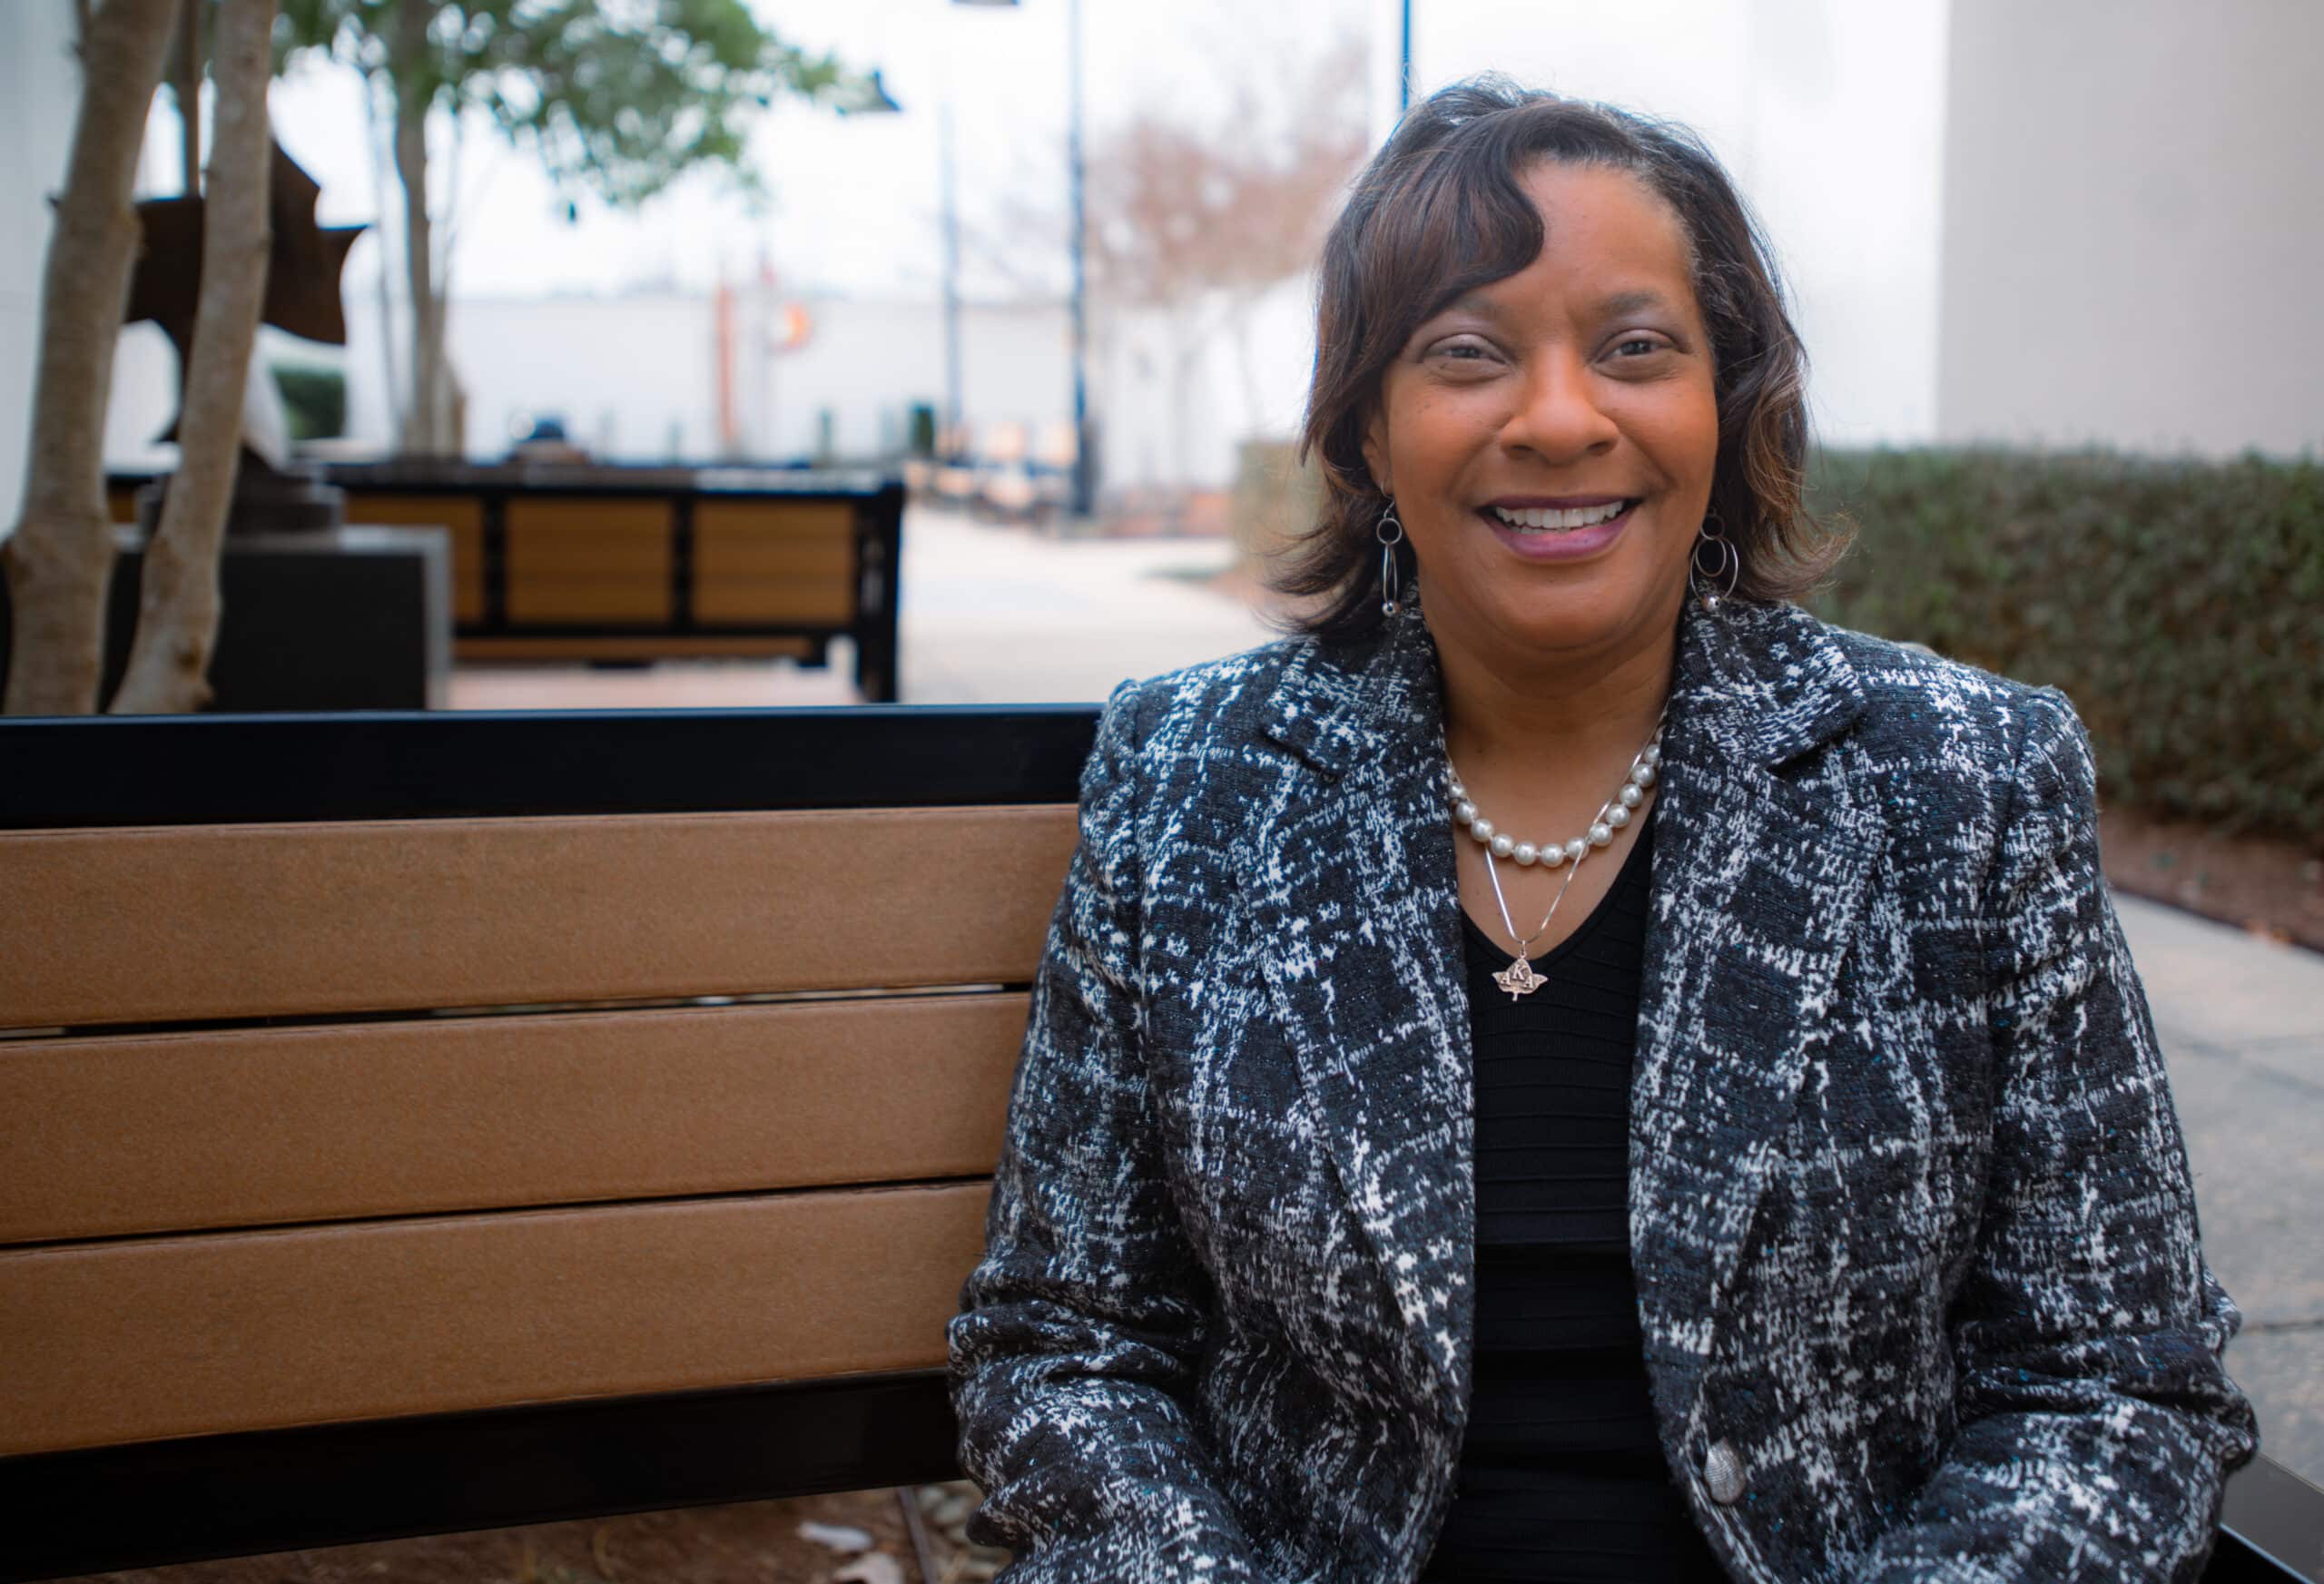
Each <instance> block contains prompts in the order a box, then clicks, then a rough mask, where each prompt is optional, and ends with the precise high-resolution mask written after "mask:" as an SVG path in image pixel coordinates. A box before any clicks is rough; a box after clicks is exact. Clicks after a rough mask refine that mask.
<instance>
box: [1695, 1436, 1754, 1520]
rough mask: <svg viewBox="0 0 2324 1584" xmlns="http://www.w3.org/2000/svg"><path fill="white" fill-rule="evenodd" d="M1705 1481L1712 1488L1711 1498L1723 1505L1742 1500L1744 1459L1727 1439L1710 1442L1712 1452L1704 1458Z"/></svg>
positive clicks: (1727, 1505)
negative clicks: (1736, 1453) (1736, 1452)
mask: <svg viewBox="0 0 2324 1584" xmlns="http://www.w3.org/2000/svg"><path fill="white" fill-rule="evenodd" d="M1703 1483H1704V1484H1705V1485H1706V1486H1708V1487H1709V1490H1710V1499H1711V1500H1713V1501H1716V1502H1718V1504H1719V1505H1720V1506H1721V1507H1732V1506H1734V1505H1735V1503H1736V1502H1737V1501H1738V1500H1742V1496H1743V1484H1744V1480H1743V1460H1742V1459H1741V1458H1739V1457H1738V1456H1736V1455H1735V1449H1734V1448H1733V1447H1732V1446H1730V1445H1728V1443H1727V1442H1726V1441H1713V1442H1711V1443H1710V1453H1709V1456H1708V1457H1706V1458H1705V1459H1704V1460H1703Z"/></svg>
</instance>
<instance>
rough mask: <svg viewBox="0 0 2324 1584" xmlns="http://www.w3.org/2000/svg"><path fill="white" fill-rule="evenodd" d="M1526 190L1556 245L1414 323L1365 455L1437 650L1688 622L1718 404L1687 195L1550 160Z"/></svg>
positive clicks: (1538, 654)
mask: <svg viewBox="0 0 2324 1584" xmlns="http://www.w3.org/2000/svg"><path fill="white" fill-rule="evenodd" d="M1521 184H1522V185H1523V187H1524V188H1525V190H1526V192H1528V193H1530V194H1531V197H1532V199H1533V202H1534V203H1535V205H1536V206H1537V207H1538V208H1539V209H1540V210H1541V220H1542V223H1543V225H1544V227H1545V228H1546V238H1545V241H1544V243H1543V246H1542V250H1541V255H1540V256H1539V257H1538V258H1536V259H1535V260H1534V261H1533V262H1532V263H1531V264H1530V265H1528V266H1527V267H1526V268H1525V269H1523V270H1521V271H1519V272H1518V273H1516V274H1514V275H1511V276H1508V277H1506V278H1505V279H1503V280H1496V281H1494V282H1493V283H1492V284H1491V285H1489V286H1483V287H1480V288H1478V289H1477V290H1474V291H1472V292H1469V293H1468V294H1466V295H1465V296H1463V297H1462V298H1461V299H1459V300H1456V301H1455V302H1453V303H1452V305H1451V306H1450V307H1448V308H1446V309H1445V310H1443V312H1441V313H1439V314H1437V315H1436V316H1435V317H1434V318H1433V319H1430V320H1427V321H1425V322H1424V323H1423V324H1422V325H1421V326H1420V328H1419V329H1418V330H1416V331H1414V332H1413V337H1412V339H1411V340H1410V341H1408V342H1407V343H1406V344H1405V346H1404V348H1403V350H1402V351H1401V352H1399V353H1398V354H1397V357H1396V359H1395V361H1394V362H1393V363H1391V364H1390V365H1389V367H1388V369H1387V372H1386V373H1385V374H1384V376H1383V377H1382V380H1381V389H1380V400H1379V405H1378V407H1377V408H1376V409H1375V411H1374V416H1373V419H1372V423H1371V425H1370V428H1369V429H1368V431H1367V433H1366V436H1365V439H1364V458H1365V461H1366V462H1367V463H1368V464H1369V466H1370V467H1371V470H1372V477H1373V479H1374V482H1375V483H1377V484H1378V485H1379V486H1380V487H1381V488H1382V489H1383V490H1384V491H1386V492H1387V493H1389V494H1391V495H1393V497H1395V502H1396V515H1397V517H1398V518H1399V519H1400V520H1401V521H1402V522H1403V525H1404V531H1405V532H1406V533H1407V534H1408V535H1410V536H1411V538H1412V545H1413V555H1414V556H1416V557H1417V558H1418V560H1419V563H1420V568H1421V584H1422V587H1423V591H1424V593H1423V600H1424V608H1425V610H1426V612H1427V615H1428V621H1429V625H1430V627H1431V629H1432V630H1433V632H1434V633H1435V634H1436V636H1437V638H1438V639H1439V641H1440V642H1452V643H1458V644H1461V646H1462V647H1463V648H1465V649H1467V650H1469V651H1470V652H1472V653H1482V654H1495V653H1497V654H1503V655H1507V656H1512V657H1518V658H1551V657H1553V656H1555V655H1557V654H1561V653H1568V654H1570V653H1573V652H1583V653H1587V652H1591V651H1601V652H1602V651H1604V650H1606V649H1607V648H1608V647H1609V646H1612V647H1615V648H1620V647H1623V646H1625V645H1624V640H1625V639H1630V640H1633V641H1635V640H1637V639H1640V638H1641V637H1642V636H1643V635H1645V634H1647V633H1648V632H1649V631H1651V630H1652V629H1653V628H1655V627H1656V626H1658V625H1668V624H1669V623H1672V622H1674V621H1675V620H1676V619H1677V615H1678V607H1679V601H1680V600H1681V599H1683V598H1684V597H1685V592H1686V578H1687V567H1688V563H1689V556H1691V555H1692V554H1693V550H1694V543H1695V535H1696V532H1697V529H1698V527H1699V525H1700V524H1701V522H1702V520H1703V517H1704V514H1705V512H1706V511H1707V510H1708V508H1709V500H1710V485H1711V470H1712V465H1713V463H1714V462H1715V461H1716V459H1717V457H1718V403H1717V400H1716V398H1715V397H1714V394H1713V387H1712V374H1713V369H1712V364H1711V349H1710V338H1709V335H1708V333H1707V332H1706V331H1705V329H1704V326H1703V319H1702V310H1701V309H1700V308H1699V306H1698V305H1697V303H1696V301H1695V293H1694V286H1693V282H1692V279H1691V275H1690V272H1689V269H1688V263H1687V243H1686V238H1685V236H1684V234H1683V231H1681V228H1680V225H1679V219H1678V217H1677V215H1676V214H1674V213H1673V212H1671V210H1670V209H1669V205H1668V204H1666V203H1665V202H1663V200H1662V199H1661V198H1660V197H1659V195H1657V194H1656V193H1654V192H1652V191H1651V190H1649V188H1647V187H1646V186H1645V185H1644V184H1643V183H1641V182H1640V181H1639V180H1638V179H1637V178H1636V177H1634V176H1632V175H1630V174H1629V173H1628V172H1621V171H1609V170H1601V169H1597V168H1593V167H1588V166H1573V165H1561V164H1557V163H1554V162H1548V161H1542V162H1538V163H1536V164H1535V165H1534V166H1533V167H1532V168H1531V170H1530V171H1529V172H1526V173H1525V174H1524V175H1523V176H1522V178H1521Z"/></svg>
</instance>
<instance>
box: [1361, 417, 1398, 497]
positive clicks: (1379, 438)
mask: <svg viewBox="0 0 2324 1584" xmlns="http://www.w3.org/2000/svg"><path fill="white" fill-rule="evenodd" d="M1364 468H1365V470H1366V471H1368V472H1369V473H1370V474H1371V475H1372V487H1374V489H1377V490H1378V491H1379V492H1380V493H1381V494H1383V495H1393V494H1395V493H1396V487H1395V486H1394V485H1393V483H1391V482H1390V481H1389V477H1388V415H1387V413H1386V412H1385V411H1384V410H1383V409H1382V408H1381V407H1380V405H1379V404H1378V403H1377V402H1374V404H1373V408H1372V416H1371V417H1369V418H1365V419H1364Z"/></svg>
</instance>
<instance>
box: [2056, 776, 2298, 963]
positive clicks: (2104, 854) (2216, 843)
mask: <svg viewBox="0 0 2324 1584" xmlns="http://www.w3.org/2000/svg"><path fill="white" fill-rule="evenodd" d="M2098 847H2099V853H2100V856H2101V861H2102V862H2103V863H2104V865H2105V868H2106V878H2107V879H2108V880H2110V881H2112V882H2113V884H2114V887H2115V889H2116V890H2124V891H2129V892H2130V893H2132V895H2133V896H2142V897H2148V898H2152V900H2155V901H2158V902H2169V903H2171V905H2172V906H2174V907H2180V908H2184V909H2186V910H2188V911H2189V912H2192V913H2201V914H2202V915H2203V916H2204V917H2206V918H2211V919H2217V920H2220V921H2221V922H2222V923H2227V924H2233V925H2236V926H2237V927H2239V928H2240V929H2244V930H2250V931H2251V933H2253V934H2254V935H2264V936H2266V937H2268V938H2269V939H2270V940H2282V941H2289V942H2290V943H2292V944H2295V945H2299V946H2305V947H2308V948H2309V949H2311V950H2316V951H2324V858H2319V857H2318V856H2316V855H2315V854H2314V853H2311V852H2309V851H2304V850H2303V849H2301V848H2299V847H2298V846H2295V845H2294V844H2292V843H2291V842H2289V841H2264V840H2258V839H2252V838H2226V837H2221V836H2217V835H2214V834H2213V833H2212V832H2211V829H2210V828H2209V827H2208V826H2204V825H2196V824H2173V823H2171V822H2166V821H2161V820H2151V819H2148V818H2146V817H2145V816H2143V815H2142V814H2137V813H2132V812H2127V811H2123V810H2118V809H2109V810H2106V811H2103V812H2101V813H2100V815H2099V817H2098Z"/></svg>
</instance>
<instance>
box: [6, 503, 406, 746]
mask: <svg viewBox="0 0 2324 1584" xmlns="http://www.w3.org/2000/svg"><path fill="white" fill-rule="evenodd" d="M114 542H115V544H116V545H117V546H119V547H120V556H119V557H118V558H117V559H116V560H115V561H114V563H113V587H112V590H111V593H110V595H109V598H108V600H107V603H106V618H105V669H104V681H103V686H102V689H101V691H100V694H99V697H100V698H101V699H102V700H104V701H108V702H109V701H110V700H111V699H112V697H113V691H114V689H115V688H116V687H118V686H119V685H120V683H121V678H122V674H123V672H125V671H126V670H127V669H128V664H129V644H130V639H131V636H132V635H133V633H134V631H135V629H136V625H137V590H138V583H139V580H140V578H141V576H143V567H144V553H143V544H144V537H143V535H142V534H140V533H139V532H138V531H137V530H136V529H134V528H127V527H124V528H120V529H117V530H116V534H115V541H114ZM218 582H219V594H220V597H221V598H222V601H223V609H222V612H221V614H220V616H219V623H218V646H217V650H216V652H215V654H213V655H212V658H211V663H210V685H211V689H212V694H213V695H214V696H213V697H212V700H211V703H210V708H211V709H212V711H214V712H217V713H247V712H258V711H271V710H304V711H318V710H320V711H335V710H426V709H441V708H442V707H444V703H445V701H446V695H447V693H448V688H449V685H450V681H451V666H452V615H451V563H450V551H449V548H448V545H447V542H446V537H445V534H444V531H443V530H442V529H441V528H403V527H371V526H358V527H343V528H333V529H329V530H325V531H322V532H318V533H301V534H231V535H229V536H227V538H226V541H225V546H224V548H223V550H222V553H221V555H220V557H219V566H218ZM8 628H9V622H8V602H7V598H6V591H5V588H0V680H5V676H6V671H7V634H8Z"/></svg>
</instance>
